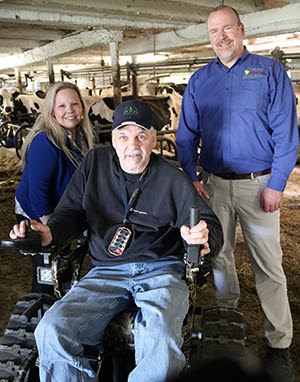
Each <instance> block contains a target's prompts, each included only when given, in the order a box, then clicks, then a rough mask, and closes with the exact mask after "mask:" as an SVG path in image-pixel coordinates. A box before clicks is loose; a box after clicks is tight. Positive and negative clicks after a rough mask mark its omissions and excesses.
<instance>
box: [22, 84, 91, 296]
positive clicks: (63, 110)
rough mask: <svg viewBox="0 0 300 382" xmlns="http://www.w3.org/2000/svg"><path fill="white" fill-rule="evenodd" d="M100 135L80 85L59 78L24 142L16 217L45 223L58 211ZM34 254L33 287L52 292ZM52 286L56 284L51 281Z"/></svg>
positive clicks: (35, 289) (37, 289)
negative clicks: (40, 281)
mask: <svg viewBox="0 0 300 382" xmlns="http://www.w3.org/2000/svg"><path fill="white" fill-rule="evenodd" d="M93 140H94V135H93V131H92V127H91V125H90V121H89V119H88V113H87V110H86V108H85V105H84V102H83V100H82V97H81V94H80V91H79V89H78V87H77V86H76V85H74V84H72V83H70V82H59V83H56V84H55V85H53V86H52V87H51V88H50V89H49V91H48V92H47V95H46V98H45V102H44V104H43V108H42V113H41V115H40V116H39V117H38V119H37V121H36V123H35V124H34V126H33V128H32V130H31V132H30V134H29V135H28V136H27V138H26V141H25V142H24V146H23V148H22V158H23V159H22V161H23V166H24V172H23V176H22V180H21V182H20V184H19V185H18V187H17V189H16V209H15V212H16V218H17V221H18V222H20V221H21V220H24V219H34V220H37V221H39V222H42V223H44V224H46V223H47V220H48V219H49V217H50V216H51V215H52V213H53V211H54V208H55V207H56V205H57V203H58V201H59V199H60V198H61V196H62V194H63V192H64V190H65V188H66V186H67V184H68V183H69V180H70V179H71V176H72V175H73V173H74V171H75V169H76V167H77V166H78V164H79V163H80V162H81V160H82V159H83V157H84V155H85V154H86V153H87V152H88V150H89V149H91V148H92V146H93ZM40 257H41V256H33V257H32V259H33V267H34V274H33V284H32V292H43V293H49V292H50V289H49V286H45V285H39V284H38V283H37V280H36V272H35V270H36V269H35V268H36V266H37V265H38V264H36V263H37V262H40V261H41V260H42V259H39V258H40ZM51 288H52V287H51Z"/></svg>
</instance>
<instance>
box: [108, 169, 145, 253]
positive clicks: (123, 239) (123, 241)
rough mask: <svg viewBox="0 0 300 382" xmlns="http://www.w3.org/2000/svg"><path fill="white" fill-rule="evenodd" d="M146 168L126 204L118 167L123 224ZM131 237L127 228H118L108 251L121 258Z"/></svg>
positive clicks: (124, 190) (125, 195)
mask: <svg viewBox="0 0 300 382" xmlns="http://www.w3.org/2000/svg"><path fill="white" fill-rule="evenodd" d="M147 170H148V167H146V168H145V170H144V171H143V173H142V175H141V176H140V178H139V180H138V182H137V186H136V189H135V190H134V191H133V193H132V195H131V197H130V200H129V202H127V193H126V187H125V178H124V174H123V171H122V169H121V167H119V175H120V184H121V191H122V197H123V202H124V207H125V213H124V218H123V224H125V223H126V222H127V215H128V213H129V211H130V208H131V207H132V206H133V203H134V202H135V200H136V198H137V196H138V194H139V191H140V189H141V186H142V183H143V181H144V179H145V175H146V173H147ZM130 236H131V231H130V229H129V228H128V227H124V226H123V227H119V228H118V229H117V232H116V233H115V236H114V237H113V239H112V241H111V243H110V244H109V247H108V250H109V252H110V253H111V254H113V255H115V256H121V255H122V254H123V253H124V251H125V249H126V246H127V244H128V242H129V239H130Z"/></svg>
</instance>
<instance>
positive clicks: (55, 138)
mask: <svg viewBox="0 0 300 382" xmlns="http://www.w3.org/2000/svg"><path fill="white" fill-rule="evenodd" d="M63 89H73V90H75V91H76V93H77V94H78V97H79V100H80V102H81V105H82V110H83V114H82V115H83V119H82V120H81V122H80V126H81V127H82V129H83V132H84V135H85V138H86V140H87V146H88V149H91V148H92V147H93V142H94V134H93V130H92V126H91V123H90V120H89V117H88V110H87V108H86V106H85V104H84V102H83V99H82V96H81V94H80V90H79V88H78V87H77V85H75V84H73V83H71V82H58V83H56V84H55V85H53V86H52V87H51V88H50V89H49V90H48V91H47V94H46V97H45V101H44V104H43V106H42V111H41V114H40V115H39V116H38V118H37V120H36V121H35V123H34V125H33V127H32V129H31V131H30V133H29V134H28V135H27V137H26V139H25V142H24V144H23V147H22V166H23V167H25V158H26V153H27V150H28V149H29V146H30V144H31V142H32V140H33V138H34V137H35V136H36V135H37V134H39V133H40V132H42V131H45V132H46V134H47V137H48V139H49V140H50V141H51V142H52V143H53V144H54V145H55V146H57V147H58V148H60V149H61V150H62V151H63V152H64V153H65V154H66V155H67V157H68V158H69V159H70V160H71V161H72V162H73V163H74V164H75V165H77V162H76V160H75V158H74V156H73V155H72V152H71V151H70V149H69V148H68V147H67V139H66V136H67V131H66V129H64V128H63V127H62V126H61V125H60V124H59V123H58V122H57V120H56V119H55V117H54V115H53V109H54V105H55V97H56V94H57V93H58V92H59V91H60V90H63Z"/></svg>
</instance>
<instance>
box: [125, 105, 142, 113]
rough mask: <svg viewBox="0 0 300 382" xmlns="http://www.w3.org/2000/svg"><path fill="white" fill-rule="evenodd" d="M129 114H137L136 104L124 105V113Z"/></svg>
mask: <svg viewBox="0 0 300 382" xmlns="http://www.w3.org/2000/svg"><path fill="white" fill-rule="evenodd" d="M130 114H133V115H137V114H139V112H138V109H137V108H136V106H126V107H125V110H124V115H130Z"/></svg>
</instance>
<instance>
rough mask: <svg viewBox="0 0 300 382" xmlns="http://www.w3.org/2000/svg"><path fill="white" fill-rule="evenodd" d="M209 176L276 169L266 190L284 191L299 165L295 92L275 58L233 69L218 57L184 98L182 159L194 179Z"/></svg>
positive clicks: (243, 60)
mask: <svg viewBox="0 0 300 382" xmlns="http://www.w3.org/2000/svg"><path fill="white" fill-rule="evenodd" d="M200 139H201V152H200V164H201V166H202V167H203V169H204V170H206V171H208V172H210V173H215V174H217V173H228V172H235V173H237V174H247V173H251V172H256V171H262V170H266V169H268V168H270V167H271V168H272V175H271V178H270V180H269V183H268V187H269V188H272V189H274V190H278V191H283V190H284V187H285V185H286V181H287V179H288V177H289V175H290V173H291V171H292V169H293V167H294V165H295V162H296V159H297V152H298V127H297V115H296V98H295V93H294V90H293V87H292V84H291V81H290V79H289V78H288V76H287V74H286V71H285V69H284V67H283V65H282V64H280V63H279V62H278V61H277V60H275V59H272V58H268V57H264V56H259V55H256V54H250V53H249V52H248V51H247V49H245V51H244V53H243V55H242V56H241V57H240V58H239V59H238V60H237V61H236V62H235V64H234V65H233V66H232V67H231V68H227V67H226V66H224V65H223V64H222V63H221V62H220V61H219V59H218V58H216V59H215V60H214V61H212V62H210V63H209V64H208V65H206V66H204V67H203V68H201V69H199V70H197V72H195V73H194V74H193V75H192V77H191V78H190V81H189V84H188V86H187V88H186V91H185V93H184V96H183V101H182V107H181V116H180V122H179V126H178V132H177V137H176V144H177V147H178V152H179V161H180V164H181V166H182V168H183V170H184V171H185V172H186V173H187V174H188V176H189V177H190V178H191V180H192V181H197V180H198V177H197V174H196V163H197V160H198V154H197V149H198V146H199V142H200Z"/></svg>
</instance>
